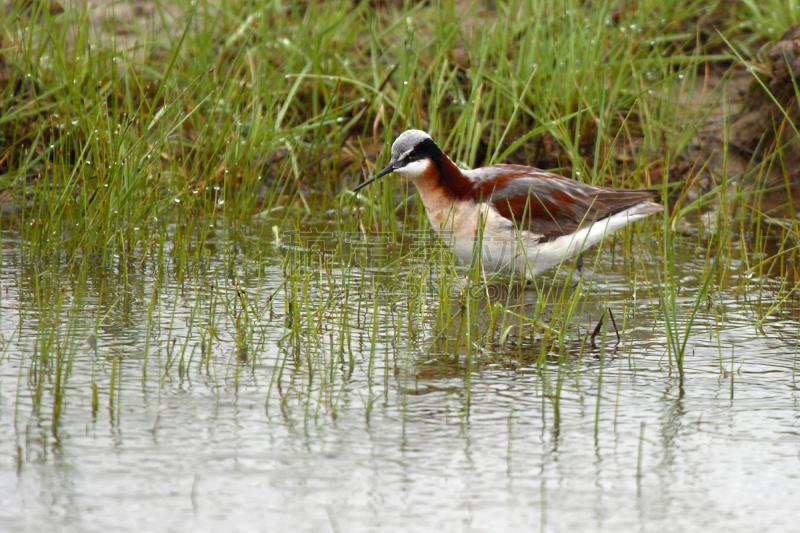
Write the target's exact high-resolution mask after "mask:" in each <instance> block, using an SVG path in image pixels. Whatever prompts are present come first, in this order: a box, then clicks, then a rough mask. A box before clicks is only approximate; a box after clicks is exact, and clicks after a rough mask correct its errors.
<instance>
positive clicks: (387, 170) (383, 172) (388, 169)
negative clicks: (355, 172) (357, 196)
mask: <svg viewBox="0 0 800 533" xmlns="http://www.w3.org/2000/svg"><path fill="white" fill-rule="evenodd" d="M392 172H394V163H389V164H388V165H387V166H386V168H384V169H383V170H381V171H380V172H378V173H377V174H375V175H374V176H373V177H371V178H370V179H368V180H367V181H365V182H364V183H362V184H361V185H359V186H358V187H356V188H355V189H353V192H358V191H360V190H361V189H363V188H364V187H366V186H367V185H369V184H370V183H372V182H373V181H375V180H376V179H378V178H382V177H383V176H385V175H386V174H391V173H392Z"/></svg>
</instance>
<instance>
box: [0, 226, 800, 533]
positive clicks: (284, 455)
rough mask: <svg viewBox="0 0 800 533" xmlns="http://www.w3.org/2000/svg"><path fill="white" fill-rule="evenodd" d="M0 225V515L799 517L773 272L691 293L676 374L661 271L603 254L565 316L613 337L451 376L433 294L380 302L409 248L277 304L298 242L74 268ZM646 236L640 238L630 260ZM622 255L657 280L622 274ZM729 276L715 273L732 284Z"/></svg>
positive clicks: (690, 286)
mask: <svg viewBox="0 0 800 533" xmlns="http://www.w3.org/2000/svg"><path fill="white" fill-rule="evenodd" d="M2 237H3V248H2V271H1V272H0V299H1V300H0V305H1V307H0V311H1V312H2V314H1V315H0V331H1V332H2V334H3V350H4V351H3V353H2V356H1V357H2V358H1V359H0V450H2V453H0V472H2V474H1V475H0V524H2V529H4V530H8V531H22V530H27V531H37V530H49V529H57V530H59V531H107V530H128V531H218V530H222V531H364V530H366V531H373V530H374V531H377V530H380V531H409V530H414V531H417V530H421V531H425V530H428V531H502V530H508V531H511V530H525V531H527V530H541V531H566V530H574V531H586V530H595V531H620V530H622V531H630V530H640V531H707V530H740V531H764V530H769V531H791V530H794V528H795V527H796V524H795V523H794V522H795V519H796V516H797V511H796V509H797V502H798V501H799V498H800V391H798V386H797V379H798V377H800V376H797V372H796V370H797V344H798V323H797V316H798V306H797V302H796V298H795V297H792V296H790V297H789V298H788V299H787V300H786V301H785V302H784V303H783V305H781V306H779V307H778V308H776V309H775V310H774V311H773V312H772V313H771V314H770V316H769V317H768V318H767V319H766V320H765V321H764V323H763V325H762V327H761V328H758V327H757V321H758V320H759V319H760V318H762V317H763V316H764V315H765V314H766V313H767V310H769V309H770V306H771V305H774V304H775V302H776V301H777V300H779V299H781V298H783V297H784V296H786V290H785V289H782V288H781V283H780V280H760V281H762V283H760V288H759V289H758V290H754V289H753V290H751V291H749V292H746V293H745V294H743V293H742V291H741V289H739V290H737V288H736V285H735V284H733V285H731V288H730V289H728V290H725V289H724V290H722V291H720V292H718V293H716V294H715V298H714V300H713V301H710V304H709V305H708V306H703V307H702V309H701V312H700V313H699V314H698V316H697V318H696V321H695V324H694V326H693V328H692V334H691V336H690V338H689V340H688V344H687V346H688V347H689V349H688V350H687V353H688V355H687V358H686V361H685V376H684V380H683V386H682V387H681V383H680V379H679V378H678V376H677V374H676V373H675V372H674V371H671V370H670V364H669V357H668V355H667V352H666V349H667V338H666V334H665V326H664V322H663V317H662V315H660V314H659V312H658V311H657V305H658V302H657V301H656V300H654V299H651V298H650V297H651V296H652V294H650V293H651V292H652V291H654V288H653V286H654V284H655V282H654V281H653V280H654V276H653V275H652V274H653V273H652V270H649V269H651V268H652V266H651V265H647V264H646V263H647V261H643V260H642V258H641V257H640V258H639V260H631V259H630V258H626V257H625V255H624V254H619V253H615V251H614V250H611V249H608V250H603V252H602V253H601V254H600V263H599V265H600V268H598V269H597V271H598V272H599V271H602V272H603V274H604V276H603V278H604V279H605V282H604V283H597V284H596V285H595V286H593V287H592V289H591V290H587V291H586V300H587V302H588V306H587V308H586V311H585V314H584V316H582V317H581V318H580V323H581V328H582V329H581V330H580V331H581V332H585V331H586V328H587V327H592V326H593V324H594V323H596V321H597V319H598V317H599V313H600V310H601V309H603V308H604V307H606V306H608V307H611V308H612V309H615V310H616V314H617V323H618V325H619V326H620V327H621V328H622V330H623V331H622V334H623V342H622V343H621V344H620V346H619V347H617V348H616V349H615V348H614V342H613V341H614V338H613V332H611V330H609V329H608V328H606V336H605V337H604V338H603V341H602V342H600V345H601V348H598V349H591V348H589V347H588V346H586V349H585V350H584V352H583V353H581V352H580V346H578V345H579V342H578V341H577V340H576V342H575V344H574V345H573V346H572V347H570V349H569V350H568V353H569V354H571V355H568V356H567V357H565V358H562V359H561V362H560V363H559V362H558V361H551V362H549V363H546V364H544V365H537V364H536V361H535V357H534V356H532V355H531V353H535V352H536V350H537V348H536V343H537V342H540V341H538V340H534V341H533V343H532V344H531V345H530V346H528V347H527V348H525V347H523V348H521V349H519V350H516V351H514V350H512V349H510V348H508V347H498V346H491V345H487V346H485V347H483V348H482V349H483V351H482V352H480V353H476V354H475V367H474V368H475V370H474V372H472V373H471V374H470V375H469V379H467V373H466V372H465V370H464V368H463V362H464V359H463V354H461V359H460V360H459V361H460V362H459V363H458V364H456V363H455V362H454V361H453V358H452V356H449V357H448V356H447V354H444V353H443V351H444V349H443V348H442V346H443V344H442V342H441V339H440V338H439V337H438V333H439V332H438V331H436V329H435V327H434V324H435V322H434V320H433V318H432V317H434V316H435V315H436V314H437V313H438V312H439V311H440V309H438V306H440V305H441V304H440V300H439V297H438V295H437V294H436V293H435V291H430V293H424V291H423V293H424V294H422V295H419V294H416V295H415V296H409V297H408V299H407V300H404V299H403V297H401V296H398V294H399V293H398V292H391V293H385V294H390V296H389V297H386V296H385V294H384V295H383V296H381V289H385V288H386V287H394V288H396V287H397V286H398V283H400V282H399V281H398V278H397V272H405V271H406V270H409V269H411V270H413V269H414V268H416V267H415V265H412V264H407V263H404V262H403V261H402V260H401V261H400V263H399V266H398V265H395V267H393V268H394V270H390V271H386V270H385V269H384V268H383V267H382V264H383V263H384V262H385V261H386V260H387V258H381V259H380V260H376V259H375V258H372V259H371V260H369V261H367V262H366V263H365V265H364V266H366V267H367V268H366V270H361V269H359V268H357V267H352V266H351V267H348V268H344V267H343V266H342V264H333V265H332V266H331V269H330V272H332V276H331V277H328V276H321V275H319V271H318V270H315V269H314V268H312V266H310V265H309V266H308V267H307V268H305V267H304V268H300V269H298V270H297V272H299V276H300V277H302V276H307V277H310V278H313V281H312V282H311V283H309V284H308V287H309V288H308V289H307V292H305V293H302V291H301V292H299V293H296V294H301V296H302V297H295V299H294V300H291V299H287V298H286V296H285V294H286V288H287V286H288V285H287V283H286V272H287V269H286V264H287V263H286V261H285V258H286V257H287V256H289V255H291V254H292V253H295V255H296V252H292V251H291V250H289V251H287V250H286V249H284V250H283V251H282V252H280V253H278V252H275V253H273V254H272V255H271V256H270V257H268V258H267V259H265V260H263V261H260V262H257V263H255V264H254V263H253V262H250V261H248V260H247V259H246V256H244V255H242V254H241V253H239V254H238V255H236V254H234V255H231V256H229V257H227V259H225V258H223V257H221V255H222V254H221V253H211V254H209V256H208V257H209V260H208V262H207V264H206V268H203V269H190V268H183V267H181V265H180V264H179V263H180V261H170V260H166V261H165V266H164V268H163V269H160V268H159V267H158V266H157V265H156V262H155V261H152V260H149V261H142V262H134V263H132V264H128V265H123V264H118V265H115V266H114V267H106V268H100V267H90V268H89V267H87V269H86V270H84V271H82V272H79V273H75V272H74V270H70V267H69V266H68V265H66V264H62V263H59V262H58V261H57V260H55V259H54V260H53V261H52V263H42V262H39V263H33V262H30V261H28V260H26V259H25V256H24V255H23V254H22V253H21V252H20V248H19V242H18V241H17V237H16V236H15V235H14V234H13V233H10V232H5V233H4V234H3V235H2ZM693 239H694V240H693ZM219 244H220V247H224V245H225V241H224V238H223V237H221V236H220V237H219ZM399 248H400V247H398V249H390V250H389V252H387V253H388V254H389V256H390V257H388V259H389V260H391V259H393V258H395V259H396V258H399V257H402V256H403V250H402V249H399ZM651 248H655V245H654V244H653V243H649V244H648V243H646V242H642V243H638V244H637V250H638V253H641V254H642V256H643V257H647V256H648V253H652V250H651ZM696 252H697V246H696V239H695V238H694V237H693V236H688V237H686V238H685V239H684V240H683V241H681V244H680V246H679V249H678V250H676V258H677V260H678V261H679V263H678V264H677V266H676V268H677V269H678V270H679V272H676V279H677V280H678V281H679V282H680V286H681V289H680V290H679V291H678V309H679V313H680V314H684V313H685V312H687V310H688V309H689V307H690V306H691V303H692V302H693V301H694V294H696V289H697V283H698V280H697V276H698V273H699V272H700V271H702V265H703V252H704V250H701V251H700V253H699V254H698V253H696ZM167 256H168V257H169V253H168V254H167ZM178 257H180V256H178ZM231 258H233V259H231ZM332 261H333V259H332ZM334 262H335V261H334ZM642 263H645V264H642ZM632 268H639V269H641V272H644V273H645V274H648V275H647V280H645V279H642V278H641V277H637V280H636V281H635V282H631V269H632ZM364 272H369V279H368V282H365V281H364V279H362V277H361V276H362V274H363V273H364ZM740 272H741V269H739V265H737V264H736V263H735V262H734V263H732V264H731V265H730V272H729V275H730V276H731V278H733V279H736V278H737V277H738V276H740V275H741V274H740ZM462 274H463V272H462ZM412 279H413V275H412ZM402 283H406V281H403V282H402ZM37 287H38V289H37ZM412 288H413V287H412ZM237 290H239V291H242V294H241V295H240V294H239V293H237ZM634 291H636V294H635V298H634ZM409 294H411V292H410V291H409ZM42 295H46V296H47V298H45V299H44V300H42ZM532 296H534V295H531V294H524V295H523V298H525V299H526V300H527V299H530V298H531V297H532ZM454 299H455V297H454ZM534 299H535V298H534ZM59 302H60V303H59ZM411 304H413V305H411ZM292 305H296V306H297V308H296V309H295V310H294V311H291V309H290V308H291V306H292ZM454 305H455V303H454ZM59 306H60V307H59ZM296 320H302V321H303V323H302V325H301V326H300V327H298V328H296V329H295V330H294V331H295V332H296V335H295V337H294V340H293V336H292V335H288V336H287V333H288V332H290V331H291V330H290V329H289V326H290V325H292V321H296ZM295 325H296V324H295ZM312 326H314V327H313V328H312ZM343 332H344V333H343ZM312 333H313V335H312ZM446 336H448V337H450V338H452V339H456V338H457V337H458V333H457V330H455V331H451V333H450V334H449V335H446ZM575 337H576V338H577V337H578V335H577V334H576V335H575ZM373 339H374V342H373ZM518 340H519V339H518ZM519 341H520V344H519V346H523V343H522V341H521V340H519ZM511 342H512V341H511V340H510V341H509V343H511ZM526 350H528V351H530V353H529V354H527V355H526ZM45 354H46V355H45ZM59 354H60V357H61V358H62V363H59V360H58V357H59ZM42 361H44V362H42ZM63 361H71V371H70V372H69V373H65V374H64V375H65V376H66V378H65V382H66V385H65V386H64V389H63V390H64V392H63V394H64V398H65V403H64V407H63V409H62V412H61V414H60V423H59V424H57V425H56V426H55V428H54V425H53V423H52V420H53V416H54V414H53V405H54V402H53V394H54V390H55V387H56V384H55V378H54V377H53V376H55V375H56V373H55V372H54V371H53V368H55V367H57V366H58V365H59V364H62V365H64V368H66V367H67V363H65V362H63ZM37 365H40V366H41V368H43V369H44V370H43V371H40V372H39V373H38V374H37V373H36V372H37V368H38V367H37ZM36 375H39V376H42V375H45V376H47V378H46V379H41V378H40V379H39V380H37V379H36V378H35V376H36ZM559 377H560V378H561V387H562V388H561V390H560V394H559V401H558V411H559V413H560V416H558V417H556V416H555V409H554V401H553V399H552V396H553V395H552V390H553V387H554V384H555V383H557V382H558V380H559ZM112 378H113V380H114V381H113V383H115V384H116V388H114V389H113V390H114V392H113V395H112V394H111V390H112V386H111V385H112ZM40 383H41V384H42V387H39V384H40ZM93 383H95V385H96V387H97V404H96V409H95V406H93V399H92V387H93V385H92V384H93ZM39 389H41V390H42V396H41V400H40V401H37V399H36V397H35V393H36V391H37V390H39ZM37 405H38V407H37Z"/></svg>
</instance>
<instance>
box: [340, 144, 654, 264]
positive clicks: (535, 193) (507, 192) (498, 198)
mask: <svg viewBox="0 0 800 533" xmlns="http://www.w3.org/2000/svg"><path fill="white" fill-rule="evenodd" d="M392 172H396V173H398V174H400V175H402V176H405V177H407V178H408V179H410V180H411V182H412V183H413V184H414V185H415V186H416V187H417V190H418V191H419V195H420V197H421V198H422V203H423V204H424V205H425V212H426V213H427V215H428V220H430V223H431V225H432V226H433V227H434V228H435V229H436V231H437V232H438V233H439V234H440V235H441V236H442V237H443V238H445V239H448V238H449V240H450V243H451V245H452V246H453V247H454V252H455V254H456V256H457V257H458V258H459V259H461V260H462V261H465V262H467V263H469V262H470V261H471V259H472V257H473V254H474V253H475V250H476V247H475V243H476V242H480V243H481V246H480V248H479V250H480V259H481V263H482V265H483V267H484V268H485V270H486V271H489V272H506V273H514V272H516V273H518V274H521V273H525V275H526V277H533V276H536V275H538V274H540V273H541V272H543V271H545V270H547V269H549V268H552V267H554V266H556V265H559V264H561V263H562V262H563V261H564V260H566V259H568V258H570V257H572V256H574V255H575V254H579V253H580V252H581V251H582V250H584V249H585V248H588V247H589V246H592V245H594V244H596V243H598V242H600V240H601V239H602V238H603V236H604V235H607V234H609V233H612V232H614V231H616V230H618V229H620V228H622V227H624V226H627V225H628V224H630V223H632V222H636V221H637V220H641V219H643V218H645V217H647V216H650V215H652V214H654V213H658V212H660V211H663V209H664V207H663V206H662V205H660V204H657V203H654V202H651V201H649V200H651V199H652V198H653V197H655V196H657V194H658V193H657V192H655V191H649V190H627V189H617V188H611V187H598V186H595V185H588V184H585V183H581V182H579V181H575V180H573V179H569V178H565V177H563V176H559V175H558V174H553V173H550V172H545V171H543V170H539V169H537V168H533V167H526V166H519V165H491V166H488V167H482V168H477V169H475V170H463V169H461V168H459V167H458V166H457V165H456V164H455V163H453V161H452V160H451V159H450V158H449V157H447V155H445V154H444V153H443V152H442V151H441V149H439V147H438V146H437V145H436V143H435V142H434V141H433V139H432V138H431V136H430V135H428V134H427V133H425V132H424V131H420V130H408V131H405V132H403V133H402V134H401V135H400V136H399V137H398V138H397V139H396V140H395V142H394V144H392V156H391V160H390V161H389V164H388V165H386V168H384V169H383V170H381V171H380V172H378V173H377V174H376V175H375V176H374V177H372V178H370V179H368V180H367V181H365V182H364V183H362V184H360V185H359V186H357V187H356V188H355V189H353V192H356V191H358V190H360V189H362V188H363V187H366V186H367V185H369V184H370V183H372V182H373V181H375V180H377V179H378V178H380V177H382V176H385V175H387V174H391V173H392Z"/></svg>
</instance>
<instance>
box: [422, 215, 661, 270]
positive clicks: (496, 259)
mask: <svg viewBox="0 0 800 533" xmlns="http://www.w3.org/2000/svg"><path fill="white" fill-rule="evenodd" d="M644 204H645V203H643V204H639V205H636V206H633V207H631V208H629V209H627V210H625V211H623V212H621V213H617V214H615V215H612V216H611V217H609V218H606V219H604V220H600V221H597V222H595V223H593V224H591V225H589V226H587V227H585V228H582V229H580V230H578V231H576V232H575V233H573V234H571V235H565V236H563V237H559V238H558V239H554V240H552V241H549V242H544V241H542V242H540V237H541V236H539V235H535V234H532V233H530V232H528V231H525V230H518V229H517V228H515V227H514V224H513V223H512V222H511V221H509V220H507V219H506V218H504V217H502V216H501V215H500V214H499V213H498V212H497V211H496V210H495V209H494V208H492V207H490V206H489V205H488V204H477V203H474V202H468V203H459V204H455V205H454V206H452V207H451V209H450V212H449V214H448V216H445V217H443V216H442V215H441V213H435V214H434V215H435V216H431V215H432V213H430V212H429V213H428V218H429V220H430V222H431V224H432V225H433V226H434V228H435V229H436V230H437V231H438V232H439V234H440V235H441V237H442V238H443V239H444V240H445V241H448V242H449V243H450V245H451V246H452V248H453V251H454V253H455V255H456V257H458V258H459V259H460V260H462V261H464V262H465V263H472V260H473V257H475V255H476V254H478V253H480V260H481V264H482V265H483V268H484V269H485V270H486V271H487V272H504V273H508V274H520V273H524V275H525V276H527V277H533V276H537V275H539V274H540V273H542V272H544V271H545V270H548V269H550V268H553V267H555V266H558V265H560V264H561V263H563V262H565V261H567V260H569V259H570V258H571V257H573V256H575V255H576V254H579V253H580V252H581V251H582V250H584V249H586V248H588V247H590V246H593V245H594V244H597V243H598V242H600V241H601V240H602V239H603V238H604V237H605V236H606V235H608V234H610V233H612V232H614V231H616V230H618V229H620V228H622V227H624V226H627V225H628V224H630V223H632V222H635V221H636V220H640V219H642V218H645V217H646V216H648V215H649V214H651V211H650V212H647V213H645V214H639V213H637V212H636V211H637V209H638V208H639V207H640V206H641V205H644ZM647 205H649V204H647ZM481 219H483V220H482V221H481ZM479 224H482V227H483V235H480V234H479V232H478V225H479ZM478 243H480V246H477V245H478Z"/></svg>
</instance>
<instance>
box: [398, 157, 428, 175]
mask: <svg viewBox="0 0 800 533" xmlns="http://www.w3.org/2000/svg"><path fill="white" fill-rule="evenodd" d="M430 164H431V160H430V159H428V158H427V157H426V158H425V159H420V160H418V161H414V162H413V163H409V164H407V165H406V166H404V167H403V168H398V169H396V170H395V172H397V173H398V174H401V175H403V176H406V177H407V178H411V179H414V178H416V177H419V176H421V175H422V174H424V173H425V172H426V171H427V170H428V165H430Z"/></svg>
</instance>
